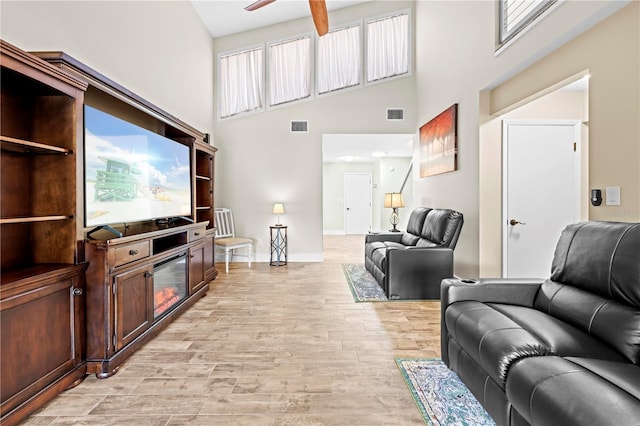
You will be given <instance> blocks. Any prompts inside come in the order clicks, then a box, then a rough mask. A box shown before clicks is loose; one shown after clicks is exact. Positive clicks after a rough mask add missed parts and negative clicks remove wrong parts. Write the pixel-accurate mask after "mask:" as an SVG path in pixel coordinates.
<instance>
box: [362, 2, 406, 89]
mask: <svg viewBox="0 0 640 426" xmlns="http://www.w3.org/2000/svg"><path fill="white" fill-rule="evenodd" d="M408 72H409V14H407V13H404V14H402V15H397V16H391V17H388V18H382V19H378V20H374V21H370V22H367V82H372V81H376V80H382V79H384V78H388V77H394V76H397V75H402V74H406V73H408Z"/></svg>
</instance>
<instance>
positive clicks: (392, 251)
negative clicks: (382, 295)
mask: <svg viewBox="0 0 640 426" xmlns="http://www.w3.org/2000/svg"><path fill="white" fill-rule="evenodd" d="M386 262H387V268H386V274H385V281H386V285H385V290H386V292H387V297H388V298H390V299H395V298H397V299H438V298H440V283H441V281H442V279H443V278H448V277H453V276H454V275H453V250H452V249H450V248H443V247H407V248H404V249H402V248H394V247H391V248H387V256H386Z"/></svg>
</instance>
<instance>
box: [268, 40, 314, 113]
mask: <svg viewBox="0 0 640 426" xmlns="http://www.w3.org/2000/svg"><path fill="white" fill-rule="evenodd" d="M309 96H311V37H309V36H306V37H303V38H300V39H297V40H289V41H285V42H283V43H276V44H272V45H270V46H269V105H279V104H283V103H285V102H291V101H295V100H298V99H304V98H308V97H309Z"/></svg>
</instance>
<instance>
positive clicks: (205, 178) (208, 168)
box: [195, 143, 218, 281]
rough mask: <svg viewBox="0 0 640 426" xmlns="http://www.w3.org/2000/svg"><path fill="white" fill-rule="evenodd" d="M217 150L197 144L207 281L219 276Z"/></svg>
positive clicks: (198, 198)
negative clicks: (216, 211) (215, 195)
mask: <svg viewBox="0 0 640 426" xmlns="http://www.w3.org/2000/svg"><path fill="white" fill-rule="evenodd" d="M215 156H216V149H215V148H214V147H212V146H211V145H209V144H206V143H196V144H195V167H196V173H195V186H196V190H195V196H196V217H197V219H198V221H199V222H200V221H202V222H204V221H207V222H208V223H209V224H208V225H207V229H206V237H205V239H206V241H205V249H204V254H203V256H204V257H203V262H204V268H205V281H211V280H213V279H215V277H216V276H217V274H218V271H217V270H216V265H215V257H214V256H215V251H214V248H215V246H214V239H215V226H216V224H215V215H214V206H215V199H214V183H215Z"/></svg>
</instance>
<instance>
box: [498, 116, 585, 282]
mask: <svg viewBox="0 0 640 426" xmlns="http://www.w3.org/2000/svg"><path fill="white" fill-rule="evenodd" d="M580 126H581V123H580V121H578V120H544V121H532V120H526V121H523V120H504V121H503V151H502V152H503V177H504V180H503V189H502V193H503V215H502V217H503V230H502V235H503V249H502V253H503V261H502V265H503V271H502V272H503V273H502V276H504V277H509V278H526V277H540V278H546V277H548V276H549V274H550V271H551V261H552V259H553V253H554V247H555V244H556V241H557V240H558V237H559V235H560V233H561V232H562V229H564V228H565V227H566V226H567V225H568V224H570V223H573V222H577V221H578V220H580V158H581V157H580V147H581V137H580Z"/></svg>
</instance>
